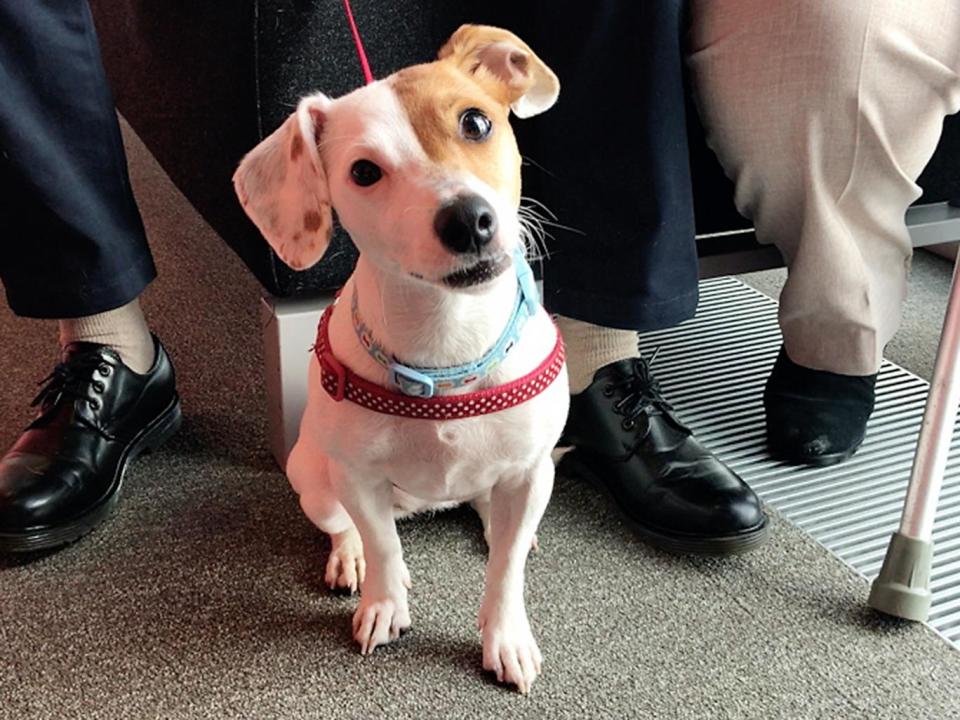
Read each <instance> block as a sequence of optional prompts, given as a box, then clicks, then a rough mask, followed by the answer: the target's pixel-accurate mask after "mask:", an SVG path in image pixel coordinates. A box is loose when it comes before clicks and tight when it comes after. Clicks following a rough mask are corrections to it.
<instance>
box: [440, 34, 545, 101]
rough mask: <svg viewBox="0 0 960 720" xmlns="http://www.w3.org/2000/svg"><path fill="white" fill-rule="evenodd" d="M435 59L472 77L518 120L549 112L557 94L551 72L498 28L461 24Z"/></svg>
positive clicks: (523, 45) (522, 45) (511, 35)
mask: <svg viewBox="0 0 960 720" xmlns="http://www.w3.org/2000/svg"><path fill="white" fill-rule="evenodd" d="M438 57H439V58H440V59H441V60H447V59H449V60H450V61H452V62H453V63H454V64H456V65H457V66H458V67H459V68H460V69H461V70H462V71H463V72H465V73H467V74H469V75H473V76H474V77H475V78H476V80H477V82H479V83H480V84H481V85H484V86H486V87H487V89H488V91H489V92H490V93H491V94H492V95H493V96H494V97H499V98H500V99H503V100H504V102H505V104H508V105H510V109H511V110H513V112H514V114H515V115H516V116H517V117H520V118H527V117H531V116H533V115H538V114H539V113H542V112H544V111H545V110H549V109H550V108H551V107H552V106H553V104H554V103H555V102H556V101H557V96H558V95H559V94H560V81H559V80H558V79H557V76H556V75H554V73H553V71H552V70H551V69H550V68H548V67H547V66H546V64H545V63H544V62H543V61H542V60H541V59H540V58H538V57H537V56H536V55H535V54H534V52H533V50H531V49H530V48H529V47H528V46H527V44H526V43H525V42H523V41H522V40H521V39H520V38H518V37H517V36H516V35H514V34H513V33H511V32H508V31H506V30H501V29H500V28H495V27H490V26H488V25H461V26H460V28H459V29H458V30H457V31H456V32H455V33H454V34H453V35H452V36H451V37H450V39H449V40H447V43H446V45H444V46H443V47H442V48H440V53H439V55H438Z"/></svg>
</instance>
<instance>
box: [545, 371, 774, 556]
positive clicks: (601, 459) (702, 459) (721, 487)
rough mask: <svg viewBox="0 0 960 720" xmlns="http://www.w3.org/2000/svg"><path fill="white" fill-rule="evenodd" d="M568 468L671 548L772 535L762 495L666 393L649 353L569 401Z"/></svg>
mask: <svg viewBox="0 0 960 720" xmlns="http://www.w3.org/2000/svg"><path fill="white" fill-rule="evenodd" d="M563 441H565V442H566V444H569V445H573V446H574V449H573V450H571V451H570V452H568V453H567V454H566V455H564V456H563V458H562V460H561V461H560V465H559V468H558V472H559V473H560V474H566V475H573V476H578V477H585V478H587V479H588V480H590V481H592V482H594V483H596V484H597V485H599V486H600V487H601V488H603V489H605V490H606V491H607V493H608V494H609V495H610V496H611V497H612V499H613V501H614V502H615V504H616V505H617V507H618V508H619V509H620V511H621V513H622V514H623V515H624V516H625V518H626V519H627V520H628V521H629V522H630V524H631V525H632V526H633V527H634V529H635V530H636V531H637V532H638V533H640V534H641V535H642V536H643V537H644V538H646V539H647V540H649V541H650V542H651V543H653V544H654V545H657V546H658V547H660V548H662V549H664V550H669V551H671V552H681V553H703V554H726V553H735V552H743V551H746V550H750V549H752V548H754V547H756V546H757V545H759V544H760V543H762V542H763V541H764V540H765V539H766V536H767V518H766V515H765V514H764V512H763V509H762V507H761V505H760V500H759V498H757V496H756V494H755V493H754V492H753V491H752V490H751V489H750V488H749V487H748V486H747V484H746V483H744V482H743V480H741V479H740V478H739V477H738V476H737V475H736V474H735V473H734V472H733V471H732V470H730V469H729V468H728V467H726V466H725V465H724V464H723V463H721V462H720V461H719V460H717V458H715V457H714V456H713V455H712V454H711V453H710V452H709V451H708V450H706V449H705V448H704V447H703V446H702V445H701V444H700V443H699V442H697V440H696V438H694V437H693V434H692V433H691V432H690V430H689V429H688V428H687V427H685V426H684V425H683V424H682V423H681V422H680V421H679V420H678V419H677V417H676V415H675V414H674V411H673V409H672V408H671V407H670V405H669V404H668V403H667V402H666V400H664V399H663V396H662V395H661V394H660V388H659V386H658V384H657V381H656V380H655V379H654V378H653V377H652V375H651V374H650V367H649V365H648V363H647V362H646V360H644V359H640V358H637V359H629V360H621V361H619V362H615V363H611V364H610V365H606V366H604V367H602V368H600V370H598V371H597V373H596V375H594V379H593V382H592V383H591V384H590V386H589V387H588V388H587V389H586V390H584V391H583V392H581V393H579V394H577V395H574V396H573V397H572V398H571V401H570V416H569V419H568V420H567V426H566V429H565V430H564V438H563Z"/></svg>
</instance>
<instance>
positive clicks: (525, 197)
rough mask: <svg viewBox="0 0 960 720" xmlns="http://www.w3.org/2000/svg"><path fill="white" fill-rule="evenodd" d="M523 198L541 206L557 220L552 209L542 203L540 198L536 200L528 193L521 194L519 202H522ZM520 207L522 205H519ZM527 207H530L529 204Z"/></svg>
mask: <svg viewBox="0 0 960 720" xmlns="http://www.w3.org/2000/svg"><path fill="white" fill-rule="evenodd" d="M524 200H526V201H527V202H529V203H533V204H534V205H535V206H537V207H539V208H541V209H542V210H544V211H545V212H546V213H547V214H548V215H549V216H550V217H552V218H553V219H554V220H557V219H558V218H557V215H556V213H554V212H553V210H551V209H550V208H548V207H547V206H546V205H544V204H543V203H542V202H541V201H540V200H537V199H536V198H535V197H531V196H530V195H521V196H520V201H521V203H522V202H523V201H524ZM521 207H523V206H522V205H521ZM527 207H528V208H530V206H529V205H528V206H527ZM531 209H532V208H531Z"/></svg>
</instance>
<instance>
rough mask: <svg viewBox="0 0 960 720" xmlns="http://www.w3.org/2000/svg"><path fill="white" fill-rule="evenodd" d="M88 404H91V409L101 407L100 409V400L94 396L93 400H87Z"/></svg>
mask: <svg viewBox="0 0 960 720" xmlns="http://www.w3.org/2000/svg"><path fill="white" fill-rule="evenodd" d="M87 405H89V406H90V409H91V410H99V409H100V401H99V400H97V399H96V398H93V399H91V400H87Z"/></svg>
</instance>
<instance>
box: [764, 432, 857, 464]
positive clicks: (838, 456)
mask: <svg viewBox="0 0 960 720" xmlns="http://www.w3.org/2000/svg"><path fill="white" fill-rule="evenodd" d="M862 444H863V438H861V439H860V441H859V442H857V444H856V445H854V446H853V447H852V448H850V449H849V450H844V451H843V452H838V453H830V454H828V455H793V454H791V453H789V452H786V451H784V450H781V449H779V448H777V447H776V446H775V445H771V444H770V443H769V442H768V443H767V453H769V455H770V457H772V458H773V459H774V460H779V461H780V462H784V463H787V464H788V465H806V466H807V467H815V468H823V467H829V466H831V465H836V464H837V463H842V462H843V461H844V460H849V459H850V458H852V457H853V456H854V455H855V454H856V452H857V450H859V449H860V446H861V445H862Z"/></svg>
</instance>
